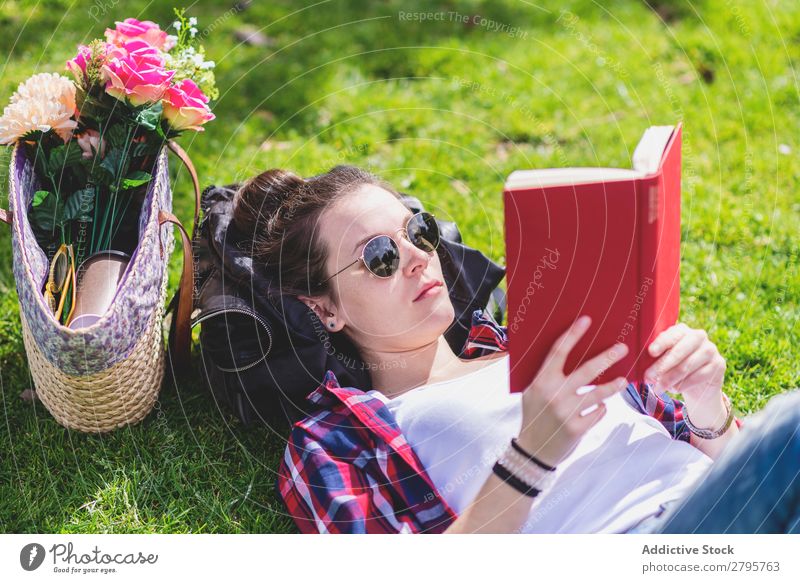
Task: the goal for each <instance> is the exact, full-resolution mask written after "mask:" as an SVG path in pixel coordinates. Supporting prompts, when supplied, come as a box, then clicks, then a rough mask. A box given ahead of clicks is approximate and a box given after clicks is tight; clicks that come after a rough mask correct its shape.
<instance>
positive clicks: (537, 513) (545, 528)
mask: <svg viewBox="0 0 800 583" xmlns="http://www.w3.org/2000/svg"><path fill="white" fill-rule="evenodd" d="M588 386H591V385H587V387H588ZM369 393H370V394H372V395H375V396H377V397H379V398H380V399H381V400H382V401H383V402H384V403H386V405H387V406H388V408H389V410H390V411H391V412H392V413H393V414H394V416H395V418H396V420H397V423H398V425H399V427H400V430H401V431H402V433H403V435H404V436H405V438H406V440H407V441H408V443H409V444H410V445H411V447H412V449H413V450H414V452H415V453H416V454H417V456H418V457H419V458H420V461H421V462H422V464H423V466H424V467H425V469H426V471H427V472H428V475H429V476H430V477H431V479H432V480H433V483H434V485H435V486H436V488H437V490H438V491H439V493H440V495H441V496H442V497H443V498H444V499H445V500H446V501H447V503H448V504H449V505H450V506H451V507H452V508H453V509H454V510H455V511H456V512H457V513H459V514H460V513H462V512H463V511H464V509H465V508H466V507H467V506H468V505H469V504H470V503H471V502H472V501H473V500H474V499H475V497H476V496H477V494H478V492H479V490H480V489H481V487H482V486H483V484H484V483H485V482H486V480H487V478H488V477H489V475H490V474H491V472H492V466H493V465H494V463H495V461H497V458H498V457H499V456H500V454H501V453H502V452H503V451H504V450H505V449H506V447H507V446H508V444H509V442H510V440H511V438H512V437H515V436H517V435H519V430H520V428H521V427H522V408H521V402H520V398H521V396H522V394H521V393H511V392H509V357H508V355H507V354H506V355H505V356H503V357H501V358H498V359H497V360H496V361H495V362H492V363H490V364H487V365H486V366H484V367H483V368H482V369H480V370H477V371H473V372H471V373H469V374H467V375H465V376H462V377H459V378H455V379H451V380H449V381H442V382H438V383H431V384H428V385H423V386H420V387H417V388H415V389H412V390H411V391H407V392H406V393H404V394H402V395H399V396H397V397H395V398H393V399H388V398H387V397H385V396H383V394H381V393H380V392H379V391H376V390H372V391H369ZM606 405H607V408H608V410H607V412H606V415H605V416H604V417H603V419H601V420H600V421H599V422H598V423H597V424H596V425H595V426H593V427H592V428H591V429H590V430H589V431H588V432H587V433H586V434H585V435H584V436H583V438H582V439H581V441H580V442H579V443H578V445H577V446H576V447H575V449H574V450H573V451H572V452H571V453H570V454H569V456H567V457H566V458H565V459H563V460H562V461H561V462H560V463H559V464H558V467H557V469H556V480H555V483H554V484H553V486H552V487H551V488H549V489H548V490H546V491H543V492H542V493H541V494H539V495H538V496H537V497H536V498H534V499H533V504H532V506H531V511H530V513H529V515H528V519H527V520H526V522H525V524H524V525H523V527H522V532H526V533H556V532H563V533H589V532H624V531H625V530H627V529H629V528H630V527H632V526H634V525H635V524H637V523H638V522H640V521H641V520H643V519H645V518H647V517H649V516H652V515H654V514H656V513H657V512H658V511H659V507H660V505H661V503H663V502H667V501H669V500H674V499H678V498H682V497H683V496H684V495H685V494H686V493H688V491H690V490H691V487H692V485H693V484H694V483H695V482H696V480H697V479H698V478H699V477H700V476H702V475H703V474H704V473H705V472H706V470H707V469H708V468H709V467H710V465H711V464H712V460H711V458H709V457H708V456H706V455H705V454H704V453H703V452H701V451H700V450H698V449H697V448H696V447H694V446H692V445H690V444H688V443H685V442H683V441H678V440H675V439H672V437H671V436H670V434H669V433H668V432H667V430H666V429H665V428H664V426H663V425H661V423H660V422H659V421H658V420H656V419H654V418H653V417H651V416H649V415H646V414H643V413H641V412H639V411H637V410H636V409H634V408H633V406H631V405H630V404H629V403H628V402H627V401H625V399H624V398H623V396H622V393H617V394H615V395H614V396H612V397H610V398H608V399H607V400H606Z"/></svg>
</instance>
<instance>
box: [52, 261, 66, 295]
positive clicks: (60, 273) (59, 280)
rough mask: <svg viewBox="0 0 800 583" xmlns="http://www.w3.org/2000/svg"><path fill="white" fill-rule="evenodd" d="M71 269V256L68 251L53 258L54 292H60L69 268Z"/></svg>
mask: <svg viewBox="0 0 800 583" xmlns="http://www.w3.org/2000/svg"><path fill="white" fill-rule="evenodd" d="M68 269H69V258H68V257H67V254H66V253H58V254H57V255H56V256H55V258H54V259H53V269H52V274H53V279H52V283H53V286H52V288H53V292H55V293H58V292H60V291H61V288H62V287H63V286H64V281H65V280H66V279H67V270H68Z"/></svg>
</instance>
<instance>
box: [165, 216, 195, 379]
mask: <svg viewBox="0 0 800 583" xmlns="http://www.w3.org/2000/svg"><path fill="white" fill-rule="evenodd" d="M164 223H172V224H173V225H175V226H176V227H178V230H179V231H180V233H181V241H182V244H183V270H182V271H181V281H180V284H179V286H178V291H177V292H175V297H173V300H172V302H170V305H172V304H173V303H174V301H175V298H177V302H178V304H177V307H176V308H175V312H174V313H173V314H172V323H171V325H170V334H169V348H170V352H171V353H172V355H173V362H174V363H175V368H176V370H177V371H178V372H185V371H188V369H189V363H190V357H191V343H192V336H191V334H192V330H191V327H190V326H189V323H190V319H191V315H192V303H193V300H194V298H193V297H192V295H193V292H194V272H193V261H192V241H191V239H189V235H188V233H187V232H186V229H184V227H183V224H181V222H180V221H179V220H178V218H177V217H176V216H175V215H173V214H172V213H170V212H168V211H165V210H160V211H158V226H159V234H160V233H161V226H162V225H163V224H164ZM162 253H163V248H162Z"/></svg>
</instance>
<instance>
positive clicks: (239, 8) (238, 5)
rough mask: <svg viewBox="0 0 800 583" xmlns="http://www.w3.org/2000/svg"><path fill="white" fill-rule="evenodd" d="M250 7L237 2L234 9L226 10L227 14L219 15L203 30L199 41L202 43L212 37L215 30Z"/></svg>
mask: <svg viewBox="0 0 800 583" xmlns="http://www.w3.org/2000/svg"><path fill="white" fill-rule="evenodd" d="M248 5H249V3H248V2H237V3H236V4H234V5H233V7H232V8H230V9H228V10H226V11H225V12H223V13H222V14H221V15H219V16H218V17H217V18H215V19H214V21H213V22H212V23H211V24H209V25H208V26H206V27H205V28H204V29H203V30H201V31H200V33H199V34H198V35H197V37H196V38H197V39H198V40H201V41H202V40H203V39H205V38H206V37H207V36H208V35H210V34H211V33H212V32H214V30H215V29H216V28H218V27H219V26H221V25H222V24H224V23H225V21H227V20H228V19H229V18H231V17H232V16H236V15H237V14H239V13H240V12H242V11H243V10H244V9H245V8H247V7H248Z"/></svg>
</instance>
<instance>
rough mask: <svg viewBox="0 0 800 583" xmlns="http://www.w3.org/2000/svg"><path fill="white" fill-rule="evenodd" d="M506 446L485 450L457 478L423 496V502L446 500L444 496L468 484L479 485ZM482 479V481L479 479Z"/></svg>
mask: <svg viewBox="0 0 800 583" xmlns="http://www.w3.org/2000/svg"><path fill="white" fill-rule="evenodd" d="M506 447H508V446H507V445H505V444H504V445H503V446H502V447H499V448H497V449H495V450H487V451H485V452H484V453H483V455H481V457H480V459H479V460H478V461H477V462H475V463H474V464H473V465H471V466H470V467H469V468H467V469H466V470H464V471H462V472H461V473H459V474H458V475H457V476H455V477H453V478H451V479H450V480H448V481H447V482H446V483H444V484H442V485H441V486H439V487H437V488H436V489H435V490H434V491H432V492H428V493H427V494H425V497H424V501H425V502H430V501H432V500H435V499H437V498H439V499H444V500H446V499H447V498H446V497H445V494H452V493H453V492H455V491H456V488H460V487H463V486H464V485H465V484H467V483H468V482H471V481H473V480H475V479H476V477H477V478H478V479H479V480H480V483H481V485H482V484H483V482H484V481H485V479H486V477H487V473H488V472H490V471H491V469H490V468H491V467H492V466H493V465H494V463H495V462H496V461H497V459H498V458H499V457H500V456H501V455H502V454H503V452H504V451H505V449H506ZM481 478H482V479H481Z"/></svg>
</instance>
